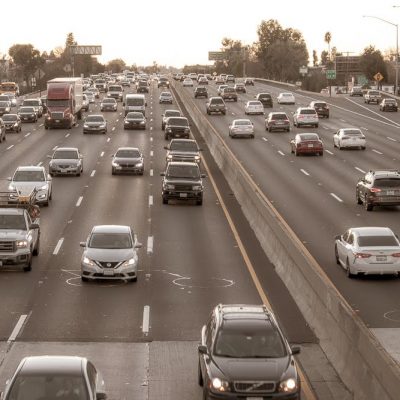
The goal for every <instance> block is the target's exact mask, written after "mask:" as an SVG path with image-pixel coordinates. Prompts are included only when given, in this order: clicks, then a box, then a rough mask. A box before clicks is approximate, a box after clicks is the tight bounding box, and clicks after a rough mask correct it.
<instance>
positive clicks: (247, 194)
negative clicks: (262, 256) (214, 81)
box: [172, 82, 400, 400]
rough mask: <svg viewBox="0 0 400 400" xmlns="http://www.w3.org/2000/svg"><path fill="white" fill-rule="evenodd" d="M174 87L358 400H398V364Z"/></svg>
mask: <svg viewBox="0 0 400 400" xmlns="http://www.w3.org/2000/svg"><path fill="white" fill-rule="evenodd" d="M172 87H173V89H174V91H175V93H176V94H177V95H178V97H179V98H180V99H181V100H182V101H183V103H184V105H185V107H186V108H187V109H188V111H189V113H190V116H191V118H192V119H193V121H194V123H195V124H196V126H197V128H198V130H199V132H200V133H201V135H202V136H203V138H204V140H205V142H206V143H207V146H208V148H209V149H210V152H211V154H212V155H213V157H214V159H215V161H216V163H217V165H218V166H219V168H220V169H221V170H222V171H223V173H224V176H225V178H226V180H227V181H228V183H229V185H230V187H231V189H232V191H233V192H234V194H235V196H236V198H237V200H238V202H239V203H240V205H241V207H242V210H243V212H244V214H245V216H246V218H247V219H248V221H249V223H250V225H251V227H252V229H253V230H254V232H255V234H256V236H257V238H258V240H259V241H260V243H261V246H262V248H263V250H264V251H265V253H266V255H267V256H268V258H269V259H270V260H271V262H272V263H273V264H274V266H275V268H276V272H277V273H278V274H279V276H280V277H281V279H282V280H283V282H284V283H285V285H286V286H287V288H288V290H289V291H290V293H291V295H292V296H293V298H294V300H295V301H296V303H297V305H298V306H299V308H300V310H301V312H302V313H303V315H304V317H305V319H306V320H307V322H308V324H309V325H310V326H311V328H312V329H313V330H314V331H315V333H316V335H317V337H318V338H319V340H320V346H321V347H322V349H323V350H324V352H325V354H326V355H327V357H328V359H329V360H330V361H331V363H332V365H333V366H334V368H335V369H336V371H337V372H338V374H339V376H340V377H341V379H342V380H343V382H344V384H345V385H346V386H347V387H348V388H349V389H350V390H351V391H352V392H353V395H354V399H376V400H397V399H399V398H400V395H399V391H400V389H399V388H400V367H399V365H398V364H396V362H395V361H394V360H393V359H392V358H391V356H390V355H389V354H388V353H387V352H386V351H385V350H384V349H383V348H382V347H381V345H380V343H379V342H378V341H377V339H376V338H375V337H374V336H373V335H372V333H371V332H370V331H369V329H368V328H367V327H366V326H365V324H364V323H363V322H362V321H361V319H360V318H359V317H358V316H357V314H356V313H355V312H354V310H353V309H352V308H351V307H350V305H349V304H348V303H347V302H346V300H345V299H344V298H343V297H342V296H341V294H340V293H339V292H338V290H337V289H336V287H335V286H334V285H333V283H332V282H331V281H330V280H329V278H328V277H327V276H326V274H325V273H324V272H323V270H322V269H321V267H320V266H319V265H318V263H317V262H316V260H315V259H314V258H313V257H312V255H311V254H310V253H309V252H308V250H307V249H306V248H305V246H304V245H303V244H302V243H301V241H300V240H299V238H298V237H297V236H296V235H295V233H294V232H293V231H292V230H291V228H290V227H289V226H288V224H287V223H286V222H285V221H284V219H283V218H282V217H281V216H280V214H279V213H278V212H277V210H276V209H275V208H274V206H273V205H272V203H271V202H270V201H269V199H268V198H267V197H266V196H265V195H264V193H263V192H262V191H261V190H260V189H259V188H258V186H257V185H256V183H255V182H254V181H253V179H252V178H251V177H250V175H249V174H248V173H247V171H246V170H245V169H244V167H243V166H242V165H241V164H240V162H239V161H238V159H237V158H236V157H235V155H234V154H233V153H232V151H231V150H230V149H229V147H228V146H227V145H226V144H225V142H224V140H223V139H222V137H221V136H220V135H219V133H218V132H217V131H216V130H215V129H214V127H213V126H212V125H211V124H210V122H209V121H208V120H207V118H206V117H205V110H204V109H202V110H200V109H199V108H198V107H197V105H196V104H195V102H194V99H193V97H192V96H189V94H188V92H187V91H185V90H182V87H181V85H178V84H176V83H175V82H173V84H172ZM332 241H333V239H332ZM332 257H333V250H332Z"/></svg>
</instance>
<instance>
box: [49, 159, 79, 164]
mask: <svg viewBox="0 0 400 400" xmlns="http://www.w3.org/2000/svg"><path fill="white" fill-rule="evenodd" d="M79 163H80V160H77V159H71V158H66V159H62V158H56V159H53V160H50V165H65V164H68V165H78V164H79Z"/></svg>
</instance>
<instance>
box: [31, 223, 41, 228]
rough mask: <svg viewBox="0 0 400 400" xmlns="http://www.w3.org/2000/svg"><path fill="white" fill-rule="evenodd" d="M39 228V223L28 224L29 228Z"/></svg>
mask: <svg viewBox="0 0 400 400" xmlns="http://www.w3.org/2000/svg"><path fill="white" fill-rule="evenodd" d="M39 228H40V226H39V224H30V225H29V229H39Z"/></svg>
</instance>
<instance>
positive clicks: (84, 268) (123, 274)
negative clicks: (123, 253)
mask: <svg viewBox="0 0 400 400" xmlns="http://www.w3.org/2000/svg"><path fill="white" fill-rule="evenodd" d="M81 273H82V276H83V277H85V278H87V279H91V280H96V279H100V280H119V279H135V278H137V265H134V266H132V267H119V268H100V267H98V266H93V267H92V266H88V265H86V264H81Z"/></svg>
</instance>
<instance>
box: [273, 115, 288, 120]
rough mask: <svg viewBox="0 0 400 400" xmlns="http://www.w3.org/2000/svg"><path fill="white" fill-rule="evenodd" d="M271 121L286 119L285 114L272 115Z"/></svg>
mask: <svg viewBox="0 0 400 400" xmlns="http://www.w3.org/2000/svg"><path fill="white" fill-rule="evenodd" d="M271 119H288V117H287V115H286V114H273V115H271Z"/></svg>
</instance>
